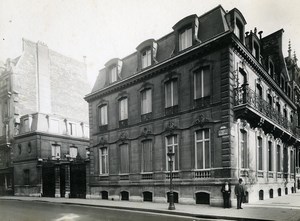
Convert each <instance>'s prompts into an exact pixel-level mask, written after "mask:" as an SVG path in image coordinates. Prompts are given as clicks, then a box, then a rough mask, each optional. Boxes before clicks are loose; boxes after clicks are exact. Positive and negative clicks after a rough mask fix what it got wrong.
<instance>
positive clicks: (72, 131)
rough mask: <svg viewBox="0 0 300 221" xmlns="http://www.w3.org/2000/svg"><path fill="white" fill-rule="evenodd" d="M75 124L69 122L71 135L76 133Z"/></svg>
mask: <svg viewBox="0 0 300 221" xmlns="http://www.w3.org/2000/svg"><path fill="white" fill-rule="evenodd" d="M76 132H77V131H76V124H74V123H69V133H70V135H73V136H76V135H77V133H76Z"/></svg>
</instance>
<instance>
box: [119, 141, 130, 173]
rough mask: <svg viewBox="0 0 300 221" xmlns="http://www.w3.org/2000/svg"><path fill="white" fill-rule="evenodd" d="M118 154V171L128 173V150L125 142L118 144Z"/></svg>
mask: <svg viewBox="0 0 300 221" xmlns="http://www.w3.org/2000/svg"><path fill="white" fill-rule="evenodd" d="M120 154H121V155H120V161H121V162H120V166H121V168H120V171H121V173H129V152H128V145H127V144H124V145H121V146H120Z"/></svg>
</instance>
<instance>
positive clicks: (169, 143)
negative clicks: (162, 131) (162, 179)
mask: <svg viewBox="0 0 300 221" xmlns="http://www.w3.org/2000/svg"><path fill="white" fill-rule="evenodd" d="M177 138H178V136H177V135H171V136H168V137H166V154H167V153H168V150H169V148H170V149H171V150H172V152H173V153H175V155H174V156H173V171H174V170H175V171H176V170H178V169H179V148H178V140H177ZM166 157H167V159H166V168H167V171H169V170H170V168H169V157H168V155H166Z"/></svg>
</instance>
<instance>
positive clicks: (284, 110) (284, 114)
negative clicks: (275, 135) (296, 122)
mask: <svg viewBox="0 0 300 221" xmlns="http://www.w3.org/2000/svg"><path fill="white" fill-rule="evenodd" d="M283 116H284V118H285V119H287V110H286V109H283Z"/></svg>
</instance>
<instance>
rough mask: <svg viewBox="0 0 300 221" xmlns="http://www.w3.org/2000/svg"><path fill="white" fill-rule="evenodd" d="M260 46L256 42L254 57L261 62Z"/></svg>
mask: <svg viewBox="0 0 300 221" xmlns="http://www.w3.org/2000/svg"><path fill="white" fill-rule="evenodd" d="M259 54H260V53H259V45H258V44H257V43H256V42H254V44H253V55H254V56H255V57H256V59H258V60H259Z"/></svg>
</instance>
